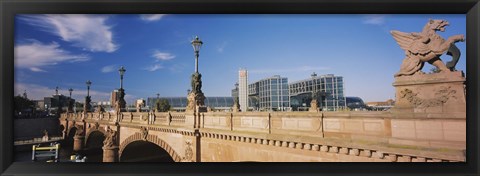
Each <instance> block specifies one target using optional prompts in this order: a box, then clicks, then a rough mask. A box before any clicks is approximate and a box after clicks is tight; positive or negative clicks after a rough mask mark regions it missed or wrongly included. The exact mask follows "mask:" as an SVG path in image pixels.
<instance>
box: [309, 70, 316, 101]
mask: <svg viewBox="0 0 480 176" xmlns="http://www.w3.org/2000/svg"><path fill="white" fill-rule="evenodd" d="M310 76H312V100H313V99H315V100H316V99H317V84H316V81H315V77H317V74H316V73H315V72H313V73H312V75H310Z"/></svg>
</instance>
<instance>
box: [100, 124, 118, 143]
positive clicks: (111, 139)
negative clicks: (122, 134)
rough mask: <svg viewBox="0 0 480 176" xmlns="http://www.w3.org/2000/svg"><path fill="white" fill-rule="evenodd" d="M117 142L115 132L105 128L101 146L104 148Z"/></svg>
mask: <svg viewBox="0 0 480 176" xmlns="http://www.w3.org/2000/svg"><path fill="white" fill-rule="evenodd" d="M116 144H117V132H116V131H114V130H112V129H110V128H107V131H106V134H105V140H104V141H103V147H104V148H110V147H113V146H116Z"/></svg>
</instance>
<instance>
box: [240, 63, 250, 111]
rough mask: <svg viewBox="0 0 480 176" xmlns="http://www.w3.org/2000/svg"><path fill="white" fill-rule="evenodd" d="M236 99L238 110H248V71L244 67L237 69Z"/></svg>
mask: <svg viewBox="0 0 480 176" xmlns="http://www.w3.org/2000/svg"><path fill="white" fill-rule="evenodd" d="M238 84H239V87H238V99H239V100H238V101H239V104H240V110H241V111H243V112H245V111H247V110H248V87H247V86H248V72H247V70H246V69H240V70H239V71H238Z"/></svg>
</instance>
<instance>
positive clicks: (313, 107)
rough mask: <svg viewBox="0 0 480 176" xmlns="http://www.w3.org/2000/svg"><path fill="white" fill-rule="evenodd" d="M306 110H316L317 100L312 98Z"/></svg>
mask: <svg viewBox="0 0 480 176" xmlns="http://www.w3.org/2000/svg"><path fill="white" fill-rule="evenodd" d="M308 111H310V112H318V105H317V100H312V102H310V108H309V109H308Z"/></svg>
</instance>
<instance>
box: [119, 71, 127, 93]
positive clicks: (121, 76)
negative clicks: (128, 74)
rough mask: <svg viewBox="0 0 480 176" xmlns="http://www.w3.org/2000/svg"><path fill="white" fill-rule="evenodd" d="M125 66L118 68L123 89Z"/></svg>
mask: <svg viewBox="0 0 480 176" xmlns="http://www.w3.org/2000/svg"><path fill="white" fill-rule="evenodd" d="M125 71H127V70H125V68H124V67H123V66H122V67H120V69H118V72H119V73H120V89H123V75H124V74H125Z"/></svg>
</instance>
